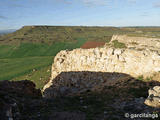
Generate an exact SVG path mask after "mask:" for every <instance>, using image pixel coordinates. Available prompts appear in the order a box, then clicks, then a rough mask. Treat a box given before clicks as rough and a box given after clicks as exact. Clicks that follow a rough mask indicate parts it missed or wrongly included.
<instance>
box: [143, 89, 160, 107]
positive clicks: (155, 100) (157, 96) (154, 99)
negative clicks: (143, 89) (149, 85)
mask: <svg viewBox="0 0 160 120" xmlns="http://www.w3.org/2000/svg"><path fill="white" fill-rule="evenodd" d="M148 93H149V96H148V98H147V99H146V100H145V104H146V105H148V106H152V107H157V108H160V86H155V87H153V89H149V91H148Z"/></svg>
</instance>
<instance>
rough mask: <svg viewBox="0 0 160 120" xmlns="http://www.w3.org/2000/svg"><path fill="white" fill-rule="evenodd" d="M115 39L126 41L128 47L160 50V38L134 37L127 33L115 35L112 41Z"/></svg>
mask: <svg viewBox="0 0 160 120" xmlns="http://www.w3.org/2000/svg"><path fill="white" fill-rule="evenodd" d="M114 40H118V41H119V42H122V43H125V45H126V46H127V47H128V48H135V49H150V50H156V51H159V52H160V38H149V37H133V36H127V35H113V36H112V39H111V43H112V41H114Z"/></svg>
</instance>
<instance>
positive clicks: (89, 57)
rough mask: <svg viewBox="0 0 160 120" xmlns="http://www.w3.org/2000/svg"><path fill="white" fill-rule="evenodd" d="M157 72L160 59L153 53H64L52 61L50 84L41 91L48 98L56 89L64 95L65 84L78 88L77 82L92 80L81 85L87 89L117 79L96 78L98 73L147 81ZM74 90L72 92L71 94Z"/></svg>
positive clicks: (100, 50)
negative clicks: (147, 78)
mask: <svg viewBox="0 0 160 120" xmlns="http://www.w3.org/2000/svg"><path fill="white" fill-rule="evenodd" d="M89 71H91V72H89ZM158 71H160V55H159V54H158V53H157V52H155V51H150V50H143V51H138V50H132V49H114V48H94V49H87V50H85V49H75V50H73V51H67V50H63V51H61V52H59V53H58V54H57V55H56V57H55V59H54V63H53V65H52V74H51V80H50V81H49V83H48V84H46V85H45V86H44V89H43V91H44V93H45V94H44V96H47V94H48V95H49V94H52V92H51V91H53V90H52V89H53V88H57V87H58V86H63V87H64V88H63V89H61V90H60V91H66V90H67V88H66V87H68V86H67V85H68V82H69V84H70V85H71V86H72V84H73V86H74V87H76V88H77V87H78V86H79V83H80V82H83V81H92V80H93V81H94V82H92V83H91V82H84V85H88V84H89V85H88V88H89V87H92V86H93V84H97V83H98V82H99V81H109V80H111V81H114V80H116V79H117V78H118V77H119V78H120V75H118V77H117V76H116V75H115V76H107V75H104V74H103V75H104V76H102V75H97V74H100V73H106V72H107V73H114V72H116V73H122V74H129V75H131V76H133V77H137V76H140V75H144V76H146V77H147V76H150V75H152V74H153V73H155V72H158ZM67 72H69V73H68V74H67ZM87 72H88V73H87ZM61 73H62V74H61ZM60 74H61V75H60ZM64 74H65V75H64ZM86 76H87V77H86ZM99 76H100V77H99ZM122 76H123V75H122ZM94 79H95V80H94ZM112 79H113V80H112ZM96 81H97V82H96ZM65 82H66V83H65ZM62 83H63V84H62ZM64 83H65V84H64ZM71 83H72V84H71ZM51 86H52V87H51ZM53 86H54V87H53ZM74 87H73V88H74ZM79 87H81V86H79ZM82 88H84V87H82ZM46 89H47V90H46ZM76 90H77V89H75V88H74V90H73V91H76ZM46 91H47V92H46ZM49 91H50V92H49Z"/></svg>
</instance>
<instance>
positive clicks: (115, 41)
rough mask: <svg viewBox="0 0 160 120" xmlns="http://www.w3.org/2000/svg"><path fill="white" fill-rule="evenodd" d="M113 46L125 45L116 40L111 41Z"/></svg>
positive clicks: (121, 46)
mask: <svg viewBox="0 0 160 120" xmlns="http://www.w3.org/2000/svg"><path fill="white" fill-rule="evenodd" d="M112 43H113V47H115V48H126V45H125V44H124V43H121V42H119V41H118V40H114V41H112Z"/></svg>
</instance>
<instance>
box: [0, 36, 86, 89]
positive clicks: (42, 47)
mask: <svg viewBox="0 0 160 120" xmlns="http://www.w3.org/2000/svg"><path fill="white" fill-rule="evenodd" d="M85 41H86V40H85V39H83V38H79V39H77V41H76V42H72V43H70V42H56V43H54V44H52V45H48V44H42V43H22V44H20V45H17V46H16V45H1V46H0V68H1V69H0V80H24V79H28V80H31V81H34V82H35V83H36V85H37V87H38V88H42V87H43V86H44V85H45V84H46V82H47V81H48V79H49V77H50V68H51V64H52V62H53V58H54V56H55V55H56V54H57V53H58V52H59V51H60V50H65V49H69V50H72V49H74V48H79V47H80V46H81V45H83V44H84V43H85Z"/></svg>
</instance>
